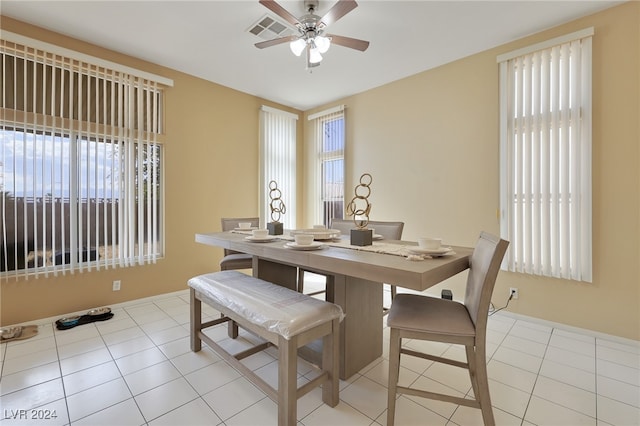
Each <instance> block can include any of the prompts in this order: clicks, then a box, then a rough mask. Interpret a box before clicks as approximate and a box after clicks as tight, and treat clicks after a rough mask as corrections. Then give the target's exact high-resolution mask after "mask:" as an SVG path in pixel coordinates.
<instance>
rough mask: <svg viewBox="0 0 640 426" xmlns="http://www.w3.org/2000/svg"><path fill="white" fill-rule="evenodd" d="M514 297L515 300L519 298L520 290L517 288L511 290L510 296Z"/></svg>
mask: <svg viewBox="0 0 640 426" xmlns="http://www.w3.org/2000/svg"><path fill="white" fill-rule="evenodd" d="M511 295H513V299H517V298H518V289H517V288H516V287H511V288H510V289H509V296H511Z"/></svg>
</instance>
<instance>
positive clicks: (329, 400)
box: [322, 319, 340, 407]
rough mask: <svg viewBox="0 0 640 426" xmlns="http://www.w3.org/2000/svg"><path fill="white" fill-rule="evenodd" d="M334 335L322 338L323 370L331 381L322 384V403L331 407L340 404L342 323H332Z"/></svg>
mask: <svg viewBox="0 0 640 426" xmlns="http://www.w3.org/2000/svg"><path fill="white" fill-rule="evenodd" d="M331 328H332V333H331V334H328V335H326V336H324V337H323V338H322V370H323V371H326V372H327V373H329V380H328V381H326V382H325V383H323V384H322V401H323V402H324V403H325V404H327V405H328V406H329V407H335V406H336V405H338V403H339V402H340V393H339V392H340V389H339V388H340V379H339V375H340V364H339V359H340V350H339V349H340V348H339V345H340V321H339V320H337V319H334V320H333V321H332V327H331Z"/></svg>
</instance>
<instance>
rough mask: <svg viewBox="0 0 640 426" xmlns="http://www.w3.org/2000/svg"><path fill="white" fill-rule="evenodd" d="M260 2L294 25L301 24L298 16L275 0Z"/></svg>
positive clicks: (261, 0)
mask: <svg viewBox="0 0 640 426" xmlns="http://www.w3.org/2000/svg"><path fill="white" fill-rule="evenodd" d="M259 3H260V4H261V5H263V6H264V7H266V8H267V9H269V10H270V11H272V12H273V13H275V14H276V15H278V16H279V17H281V18H282V19H284V20H285V21H287V22H288V23H290V24H291V25H293V26H294V27H299V26H300V21H298V18H296V17H295V16H293V15H292V14H291V13H289V12H288V11H287V10H286V9H285V8H284V7H282V6H280V5H279V4H278V3H276V2H275V1H274V0H260V1H259Z"/></svg>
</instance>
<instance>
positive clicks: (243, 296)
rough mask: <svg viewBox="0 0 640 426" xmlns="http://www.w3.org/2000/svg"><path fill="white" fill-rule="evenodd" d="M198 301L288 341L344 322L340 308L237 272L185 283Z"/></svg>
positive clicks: (223, 272)
mask: <svg viewBox="0 0 640 426" xmlns="http://www.w3.org/2000/svg"><path fill="white" fill-rule="evenodd" d="M189 286H190V287H191V288H193V289H194V290H195V291H196V292H197V293H198V297H199V298H200V299H201V300H203V301H204V302H206V301H207V300H211V301H213V302H215V303H218V304H220V305H223V306H226V307H228V308H229V309H231V310H233V311H234V312H236V313H238V314H239V315H241V316H242V317H244V318H246V319H247V320H248V321H250V322H251V323H253V324H255V325H258V326H260V327H262V328H264V329H266V330H268V331H271V332H273V333H277V334H279V335H281V336H283V337H284V338H285V339H290V338H291V337H292V336H295V335H297V334H299V333H301V332H303V331H306V330H309V329H311V328H313V327H315V326H317V325H320V324H323V323H325V322H327V321H328V320H332V319H335V318H339V319H340V321H342V319H343V318H344V314H343V312H342V308H340V306H338V305H334V304H333V303H329V302H325V301H323V300H319V299H314V298H312V297H309V296H307V295H304V294H302V293H298V292H297V291H293V290H290V289H288V288H285V287H281V286H279V285H275V284H272V283H270V282H267V281H264V280H261V279H258V278H254V277H251V276H249V275H246V274H243V273H242V272H238V271H221V272H213V273H210V274H205V275H199V276H197V277H194V278H191V279H190V280H189Z"/></svg>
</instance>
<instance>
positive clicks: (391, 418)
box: [387, 328, 402, 426]
mask: <svg viewBox="0 0 640 426" xmlns="http://www.w3.org/2000/svg"><path fill="white" fill-rule="evenodd" d="M390 331H391V334H390V337H391V338H390V344H389V384H388V387H387V389H388V391H387V392H388V395H387V426H393V424H394V422H395V414H396V389H397V386H398V377H399V376H400V345H401V344H402V339H401V338H400V331H398V330H397V329H394V328H392V329H391V330H390Z"/></svg>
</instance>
